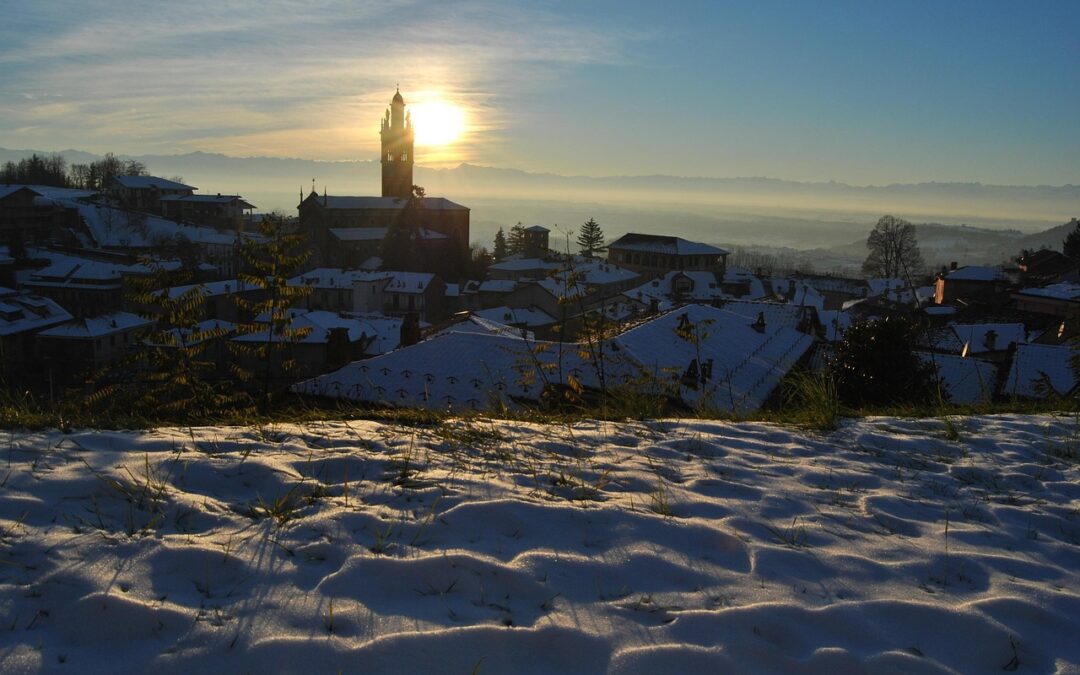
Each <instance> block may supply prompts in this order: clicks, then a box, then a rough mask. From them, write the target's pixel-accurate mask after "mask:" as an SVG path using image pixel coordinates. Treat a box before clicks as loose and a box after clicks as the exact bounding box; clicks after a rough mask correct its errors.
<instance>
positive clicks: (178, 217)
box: [158, 193, 255, 232]
mask: <svg viewBox="0 0 1080 675" xmlns="http://www.w3.org/2000/svg"><path fill="white" fill-rule="evenodd" d="M158 202H159V204H160V205H161V215H162V216H164V217H166V218H170V219H172V220H175V221H178V222H184V223H193V224H196V225H208V226H210V227H213V228H216V229H218V230H233V231H237V232H239V231H242V230H243V229H244V223H245V222H247V221H249V220H250V219H251V213H252V210H253V209H254V208H255V205H254V204H250V203H248V202H247V201H246V200H244V199H243V198H242V197H241V196H240V195H223V194H221V193H218V194H216V195H195V194H188V195H175V196H167V197H161V198H159V200H158Z"/></svg>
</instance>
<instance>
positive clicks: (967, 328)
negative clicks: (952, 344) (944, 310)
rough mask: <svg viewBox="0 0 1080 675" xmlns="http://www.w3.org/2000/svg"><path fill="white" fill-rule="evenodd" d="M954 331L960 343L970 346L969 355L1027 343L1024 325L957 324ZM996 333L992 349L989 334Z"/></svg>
mask: <svg viewBox="0 0 1080 675" xmlns="http://www.w3.org/2000/svg"><path fill="white" fill-rule="evenodd" d="M952 329H953V331H954V332H955V333H956V337H957V338H958V339H959V340H960V342H962V343H964V344H967V345H968V353H971V354H978V353H981V352H986V351H996V350H1001V349H1006V348H1008V346H1009V345H1010V344H1011V343H1016V344H1020V343H1021V342H1024V341H1026V339H1027V331H1026V330H1025V328H1024V324H1022V323H957V324H952ZM991 331H993V333H994V347H993V350H991V349H990V345H989V344H988V340H989V338H988V334H989V333H990V332H991Z"/></svg>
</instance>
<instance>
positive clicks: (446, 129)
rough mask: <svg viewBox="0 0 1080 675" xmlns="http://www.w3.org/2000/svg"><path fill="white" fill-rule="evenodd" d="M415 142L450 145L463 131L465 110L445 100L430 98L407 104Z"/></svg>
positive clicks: (428, 144)
mask: <svg viewBox="0 0 1080 675" xmlns="http://www.w3.org/2000/svg"><path fill="white" fill-rule="evenodd" d="M408 109H409V111H410V112H411V113H412V121H413V127H414V128H415V129H416V144H417V145H427V146H437V145H450V144H451V143H453V142H454V141H456V140H457V139H458V138H460V137H461V135H462V133H464V131H465V111H464V110H462V109H461V108H459V107H458V106H456V105H453V104H451V103H447V102H445V101H439V100H432V101H425V102H423V103H416V104H411V105H409V108H408Z"/></svg>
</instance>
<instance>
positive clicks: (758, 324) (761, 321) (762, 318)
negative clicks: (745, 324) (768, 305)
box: [750, 312, 765, 334]
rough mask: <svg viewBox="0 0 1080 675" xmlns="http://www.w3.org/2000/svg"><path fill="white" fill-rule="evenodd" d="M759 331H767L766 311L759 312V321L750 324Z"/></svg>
mask: <svg viewBox="0 0 1080 675" xmlns="http://www.w3.org/2000/svg"><path fill="white" fill-rule="evenodd" d="M750 327H751V328H753V329H754V330H756V331H757V332H759V333H762V334H764V333H765V312H758V315H757V321H755V322H754V323H753V324H751V326H750Z"/></svg>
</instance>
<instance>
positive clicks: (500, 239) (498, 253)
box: [491, 227, 507, 260]
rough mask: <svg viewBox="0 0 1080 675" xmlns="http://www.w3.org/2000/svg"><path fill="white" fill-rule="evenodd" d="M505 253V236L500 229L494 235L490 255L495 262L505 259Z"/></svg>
mask: <svg viewBox="0 0 1080 675" xmlns="http://www.w3.org/2000/svg"><path fill="white" fill-rule="evenodd" d="M506 253H507V248H506V234H505V233H504V232H503V229H502V228H501V227H500V228H499V231H498V232H496V233H495V248H494V250H492V252H491V255H492V256H494V258H495V260H502V259H503V258H505V257H506Z"/></svg>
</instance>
